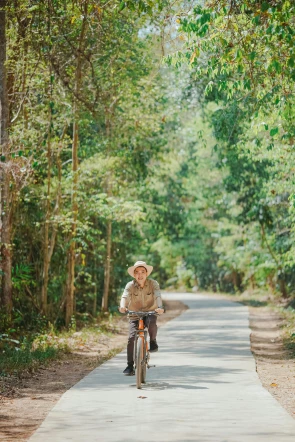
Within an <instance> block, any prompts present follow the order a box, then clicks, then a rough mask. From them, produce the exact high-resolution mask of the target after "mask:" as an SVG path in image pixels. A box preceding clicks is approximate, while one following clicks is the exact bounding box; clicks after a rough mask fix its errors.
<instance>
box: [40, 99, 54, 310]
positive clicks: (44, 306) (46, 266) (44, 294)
mask: <svg viewBox="0 0 295 442" xmlns="http://www.w3.org/2000/svg"><path fill="white" fill-rule="evenodd" d="M51 124H52V111H51V107H49V125H48V140H47V199H46V215H45V225H44V252H43V253H44V261H43V284H42V289H41V311H42V313H43V314H44V315H46V314H47V288H48V275H49V253H48V252H49V250H48V248H49V222H50V215H51V208H50V190H51Z"/></svg>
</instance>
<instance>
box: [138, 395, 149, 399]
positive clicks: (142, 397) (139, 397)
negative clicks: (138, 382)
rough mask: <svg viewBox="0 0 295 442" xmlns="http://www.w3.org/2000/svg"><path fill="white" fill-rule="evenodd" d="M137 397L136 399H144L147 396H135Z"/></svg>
mask: <svg viewBox="0 0 295 442" xmlns="http://www.w3.org/2000/svg"><path fill="white" fill-rule="evenodd" d="M137 397H138V399H146V398H147V396H137Z"/></svg>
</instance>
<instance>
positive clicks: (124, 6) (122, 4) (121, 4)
mask: <svg viewBox="0 0 295 442" xmlns="http://www.w3.org/2000/svg"><path fill="white" fill-rule="evenodd" d="M125 8H126V3H125V2H121V3H120V6H119V12H121V11H123V9H125Z"/></svg>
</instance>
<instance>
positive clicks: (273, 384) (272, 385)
mask: <svg viewBox="0 0 295 442" xmlns="http://www.w3.org/2000/svg"><path fill="white" fill-rule="evenodd" d="M270 386H271V387H277V386H278V384H276V383H275V382H273V383H272V384H270Z"/></svg>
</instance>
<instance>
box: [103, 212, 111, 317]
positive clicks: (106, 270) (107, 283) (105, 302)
mask: <svg viewBox="0 0 295 442" xmlns="http://www.w3.org/2000/svg"><path fill="white" fill-rule="evenodd" d="M111 252H112V220H110V219H109V220H108V222H107V250H106V260H105V267H104V287H103V297H102V304H101V308H102V311H104V312H106V311H107V310H108V306H109V291H110V277H111Z"/></svg>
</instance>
